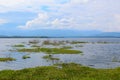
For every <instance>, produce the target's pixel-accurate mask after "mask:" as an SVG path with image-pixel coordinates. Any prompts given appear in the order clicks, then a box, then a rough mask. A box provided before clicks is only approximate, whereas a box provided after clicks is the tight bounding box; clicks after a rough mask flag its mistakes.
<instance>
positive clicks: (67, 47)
mask: <svg viewBox="0 0 120 80" xmlns="http://www.w3.org/2000/svg"><path fill="white" fill-rule="evenodd" d="M62 48H63V49H71V48H72V47H71V46H63V47H62Z"/></svg>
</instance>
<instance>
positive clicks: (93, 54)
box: [0, 38, 120, 70]
mask: <svg viewBox="0 0 120 80" xmlns="http://www.w3.org/2000/svg"><path fill="white" fill-rule="evenodd" d="M31 40H39V41H44V40H51V41H52V40H57V41H63V40H64V41H66V40H68V41H84V42H89V43H86V44H74V45H71V46H72V47H73V49H75V50H81V51H83V54H84V55H80V54H55V55H53V56H54V57H56V58H60V60H59V61H48V60H46V59H43V58H42V57H43V56H45V55H46V54H45V53H24V52H11V51H9V50H11V49H14V48H13V47H12V45H15V44H21V43H24V44H27V43H28V41H31ZM98 42H109V43H107V44H103V43H98ZM76 45H80V46H81V45H82V46H83V47H76ZM49 47H50V46H49ZM25 54H29V55H30V56H31V58H29V59H22V56H23V55H25ZM9 56H10V57H14V58H16V59H17V60H16V61H9V62H0V70H5V69H14V70H17V69H23V68H30V67H36V66H49V65H53V64H55V63H63V62H64V63H70V62H74V63H78V64H82V65H84V66H89V67H93V68H115V67H120V38H48V39H45V38H44V39H43V38H42V39H41V38H37V39H35V38H0V57H9ZM113 59H115V61H113Z"/></svg>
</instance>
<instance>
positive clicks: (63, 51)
mask: <svg viewBox="0 0 120 80" xmlns="http://www.w3.org/2000/svg"><path fill="white" fill-rule="evenodd" d="M17 51H18V52H45V53H47V54H80V53H82V51H79V50H71V49H63V48H22V49H17Z"/></svg>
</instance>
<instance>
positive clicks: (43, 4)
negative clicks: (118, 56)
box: [0, 0, 120, 35]
mask: <svg viewBox="0 0 120 80" xmlns="http://www.w3.org/2000/svg"><path fill="white" fill-rule="evenodd" d="M119 3H120V0H0V35H15V34H17V35H20V34H22V35H24V34H28V32H29V31H32V32H33V33H34V34H35V32H36V35H37V33H38V31H39V30H40V31H41V30H46V31H50V30H56V31H58V30H77V31H78V30H80V31H90V30H91V31H102V32H120V10H119V9H120V5H119ZM23 32H24V33H23ZM33 33H29V34H30V35H34V34H33Z"/></svg>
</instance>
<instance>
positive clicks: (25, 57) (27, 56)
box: [22, 55, 30, 59]
mask: <svg viewBox="0 0 120 80" xmlns="http://www.w3.org/2000/svg"><path fill="white" fill-rule="evenodd" d="M27 58H30V56H29V55H24V56H23V57H22V59H27Z"/></svg>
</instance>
